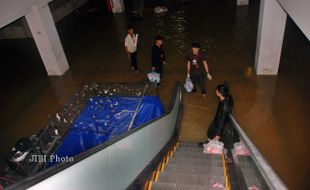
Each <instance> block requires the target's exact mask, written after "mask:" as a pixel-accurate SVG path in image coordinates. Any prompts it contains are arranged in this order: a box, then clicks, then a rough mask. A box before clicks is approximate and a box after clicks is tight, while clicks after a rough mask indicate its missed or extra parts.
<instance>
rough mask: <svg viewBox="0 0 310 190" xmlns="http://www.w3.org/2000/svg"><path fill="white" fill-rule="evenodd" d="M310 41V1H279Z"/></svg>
mask: <svg viewBox="0 0 310 190" xmlns="http://www.w3.org/2000/svg"><path fill="white" fill-rule="evenodd" d="M277 1H278V2H279V3H280V5H281V7H282V8H283V9H284V10H285V12H287V14H288V15H289V16H290V17H291V18H292V19H293V20H294V22H295V23H296V24H297V26H298V27H299V28H300V29H301V31H302V32H303V33H304V34H305V36H306V37H307V38H308V40H310V21H309V20H310V0H277Z"/></svg>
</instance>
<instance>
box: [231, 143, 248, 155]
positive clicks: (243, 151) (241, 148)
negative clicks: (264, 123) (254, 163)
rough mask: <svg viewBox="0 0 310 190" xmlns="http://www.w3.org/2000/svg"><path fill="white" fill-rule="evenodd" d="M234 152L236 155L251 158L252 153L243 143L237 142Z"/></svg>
mask: <svg viewBox="0 0 310 190" xmlns="http://www.w3.org/2000/svg"><path fill="white" fill-rule="evenodd" d="M234 151H235V154H236V155H242V156H249V155H250V152H249V151H248V149H247V147H246V146H245V145H244V144H243V143H242V142H237V143H235V144H234Z"/></svg>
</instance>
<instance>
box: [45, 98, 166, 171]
mask: <svg viewBox="0 0 310 190" xmlns="http://www.w3.org/2000/svg"><path fill="white" fill-rule="evenodd" d="M140 100H141V101H140ZM138 106H139V111H138V113H137V115H136V117H135V119H134V122H133V125H132V128H135V127H137V126H139V125H142V124H144V123H146V122H148V121H150V120H152V119H155V118H157V117H159V116H161V115H162V114H163V113H164V109H163V105H162V103H161V101H160V100H159V98H158V97H156V96H144V97H135V96H134V97H123V96H115V97H101V96H96V97H93V98H90V99H89V101H88V104H87V105H86V107H85V109H84V110H83V111H82V112H81V114H80V116H79V117H78V118H76V119H75V121H74V123H73V124H72V126H71V130H70V132H69V133H68V134H67V136H66V138H65V139H64V141H63V143H62V144H61V145H60V147H59V148H58V149H57V151H56V153H55V154H56V155H57V156H58V157H66V156H68V157H72V156H75V155H78V154H79V153H81V152H84V151H86V150H88V149H90V148H92V147H94V146H96V145H98V144H101V143H103V142H106V141H108V140H109V139H111V138H113V137H115V136H118V135H120V134H122V133H124V132H127V131H128V130H129V126H130V123H131V120H132V119H133V117H134V114H135V111H136V110H137V107H138ZM51 165H53V164H51Z"/></svg>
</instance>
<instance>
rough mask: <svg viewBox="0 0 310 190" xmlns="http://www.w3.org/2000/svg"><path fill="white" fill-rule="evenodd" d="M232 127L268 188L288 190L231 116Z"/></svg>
mask: <svg viewBox="0 0 310 190" xmlns="http://www.w3.org/2000/svg"><path fill="white" fill-rule="evenodd" d="M230 119H231V122H232V125H233V126H234V128H235V129H236V131H237V132H238V134H239V137H240V140H241V141H242V142H243V144H244V145H245V146H246V147H247V149H248V150H249V151H250V156H251V158H252V160H253V162H254V164H255V166H256V168H257V169H258V171H259V173H260V175H261V176H262V177H263V180H264V182H265V183H266V184H267V186H268V188H269V189H271V190H286V189H288V188H287V187H286V185H285V184H284V183H283V182H282V180H281V179H280V178H279V177H278V175H277V174H276V173H275V172H274V170H273V169H272V168H271V166H270V164H269V163H268V162H267V161H266V160H265V158H264V157H263V155H262V154H261V153H260V152H259V150H258V149H257V148H256V147H255V145H254V144H253V143H252V141H251V140H250V139H249V137H248V136H247V135H246V134H245V132H244V131H243V130H242V128H241V127H240V126H239V124H238V123H237V121H236V120H235V118H234V117H233V116H232V115H230Z"/></svg>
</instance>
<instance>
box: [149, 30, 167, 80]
mask: <svg viewBox="0 0 310 190" xmlns="http://www.w3.org/2000/svg"><path fill="white" fill-rule="evenodd" d="M162 44H163V37H161V36H157V37H156V38H155V44H154V45H153V47H152V71H156V72H157V73H159V74H160V77H161V78H162V76H163V63H165V62H166V59H165V53H164V50H163V47H162Z"/></svg>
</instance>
